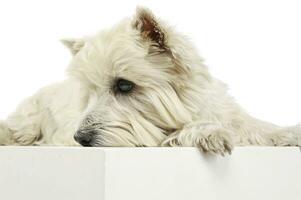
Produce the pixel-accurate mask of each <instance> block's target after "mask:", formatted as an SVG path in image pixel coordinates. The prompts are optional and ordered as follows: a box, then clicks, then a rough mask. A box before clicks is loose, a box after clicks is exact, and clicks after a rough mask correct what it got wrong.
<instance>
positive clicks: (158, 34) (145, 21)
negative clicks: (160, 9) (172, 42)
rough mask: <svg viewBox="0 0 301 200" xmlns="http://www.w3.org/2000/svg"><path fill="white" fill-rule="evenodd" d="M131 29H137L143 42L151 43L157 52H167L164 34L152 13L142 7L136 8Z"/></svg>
mask: <svg viewBox="0 0 301 200" xmlns="http://www.w3.org/2000/svg"><path fill="white" fill-rule="evenodd" d="M132 25H133V27H134V28H135V29H137V30H138V31H139V32H140V34H141V37H142V39H143V40H145V41H148V42H151V45H152V47H156V48H157V49H158V50H161V51H162V50H167V49H168V48H167V45H166V34H165V31H164V29H163V27H161V25H160V23H159V22H158V20H157V19H156V17H155V16H154V15H153V13H152V12H151V11H150V10H149V9H147V8H143V7H137V9H136V16H135V17H134V20H133V24H132Z"/></svg>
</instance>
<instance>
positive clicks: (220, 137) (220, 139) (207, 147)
mask: <svg viewBox="0 0 301 200" xmlns="http://www.w3.org/2000/svg"><path fill="white" fill-rule="evenodd" d="M195 146H196V147H198V148H199V149H201V150H202V151H203V152H205V153H207V152H209V153H215V154H220V155H222V156H224V155H225V154H227V153H228V154H231V152H232V150H233V144H232V140H231V138H230V137H229V135H228V133H225V132H223V131H216V132H213V133H211V134H209V135H208V136H207V137H199V138H197V140H196V141H195Z"/></svg>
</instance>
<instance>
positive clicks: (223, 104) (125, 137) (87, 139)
mask: <svg viewBox="0 0 301 200" xmlns="http://www.w3.org/2000/svg"><path fill="white" fill-rule="evenodd" d="M62 42H63V43H64V44H65V45H66V46H67V47H68V48H69V49H70V51H71V53H72V54H73V58H72V61H71V62H70V65H69V67H68V69H67V72H68V77H69V78H68V79H67V80H65V81H63V82H61V83H57V84H54V85H51V86H48V87H45V88H43V89H41V90H40V91H38V92H37V93H36V94H35V95H33V96H31V97H29V98H28V99H26V100H25V101H24V102H23V103H21V104H20V105H19V107H18V108H17V110H16V111H15V112H14V113H13V114H11V115H10V116H9V117H8V118H7V119H6V120H5V121H2V122H1V123H0V143H1V144H2V145H71V146H73V145H82V146H93V147H94V146H101V147H106V146H110V147H111V146H112V147H120V146H122V147H149V146H192V147H198V148H199V149H200V150H202V151H203V152H209V153H213V154H220V155H225V154H227V153H231V151H232V149H233V147H234V146H245V145H259V146H300V138H301V127H300V126H291V127H279V126H277V125H274V124H271V123H268V122H264V121H261V120H258V119H255V118H253V117H251V116H250V115H248V114H247V113H246V112H245V111H244V110H243V109H242V108H241V107H240V106H239V105H238V104H237V103H235V101H234V99H233V98H232V97H231V96H230V95H229V94H228V93H227V86H226V85H225V84H224V83H222V82H221V81H219V80H217V79H216V78H214V77H212V76H211V75H210V73H209V71H208V69H207V67H206V66H205V65H204V62H203V60H202V58H201V57H200V56H199V55H198V52H197V50H196V48H195V47H194V46H193V44H192V43H191V42H190V40H189V39H187V38H186V37H185V36H184V35H182V34H181V33H179V32H177V31H176V30H175V29H174V28H173V27H171V26H170V25H168V24H167V23H166V22H165V21H163V20H161V19H159V18H157V17H156V16H155V15H154V14H153V13H152V12H151V11H150V10H148V9H147V8H143V7H138V8H137V10H136V13H135V15H134V17H131V18H126V19H124V20H123V21H121V22H120V23H118V24H117V25H115V26H114V27H112V28H110V29H108V30H104V31H101V32H99V33H98V34H96V35H94V36H91V37H85V38H82V39H67V40H63V41H62Z"/></svg>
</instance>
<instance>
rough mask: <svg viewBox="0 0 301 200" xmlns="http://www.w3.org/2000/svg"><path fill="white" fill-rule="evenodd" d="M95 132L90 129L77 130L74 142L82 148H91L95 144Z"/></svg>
mask: <svg viewBox="0 0 301 200" xmlns="http://www.w3.org/2000/svg"><path fill="white" fill-rule="evenodd" d="M95 136H96V132H95V131H94V130H91V129H83V130H78V131H77V132H76V133H75V135H74V140H75V141H76V142H78V143H79V144H81V145H82V146H84V147H92V146H93V144H94V143H95Z"/></svg>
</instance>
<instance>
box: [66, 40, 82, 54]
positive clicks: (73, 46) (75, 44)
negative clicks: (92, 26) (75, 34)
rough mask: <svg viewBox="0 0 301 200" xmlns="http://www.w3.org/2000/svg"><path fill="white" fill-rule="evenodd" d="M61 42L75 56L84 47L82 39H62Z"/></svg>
mask: <svg viewBox="0 0 301 200" xmlns="http://www.w3.org/2000/svg"><path fill="white" fill-rule="evenodd" d="M61 42H62V43H63V44H64V45H65V46H66V47H67V48H68V49H69V50H70V52H71V53H72V54H73V55H76V54H77V53H78V52H79V51H80V50H81V48H82V47H83V46H84V45H85V41H84V40H82V39H62V40H61Z"/></svg>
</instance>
